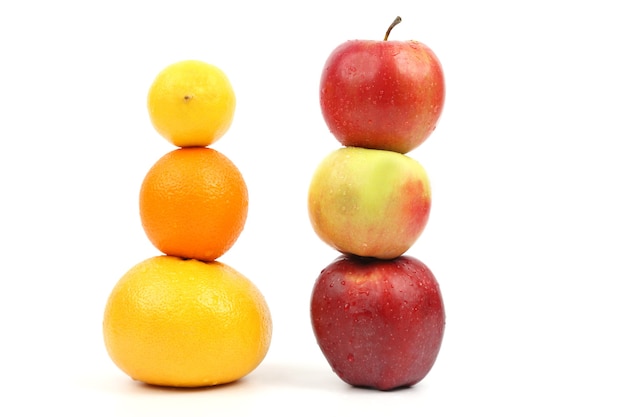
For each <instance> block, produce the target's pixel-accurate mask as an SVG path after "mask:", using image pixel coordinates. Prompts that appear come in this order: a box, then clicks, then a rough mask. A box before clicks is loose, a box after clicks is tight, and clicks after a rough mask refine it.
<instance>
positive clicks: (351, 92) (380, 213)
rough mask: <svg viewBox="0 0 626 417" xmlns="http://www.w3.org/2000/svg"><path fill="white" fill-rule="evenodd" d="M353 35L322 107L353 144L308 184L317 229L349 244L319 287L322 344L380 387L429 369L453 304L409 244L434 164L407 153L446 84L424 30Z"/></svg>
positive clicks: (425, 205)
mask: <svg viewBox="0 0 626 417" xmlns="http://www.w3.org/2000/svg"><path fill="white" fill-rule="evenodd" d="M399 22H400V18H399V17H398V18H396V20H395V21H394V22H393V23H392V25H391V26H390V27H389V29H388V31H387V33H386V35H385V37H384V40H382V41H373V40H352V41H347V42H345V43H343V44H341V45H339V46H338V47H337V48H336V49H335V50H334V51H333V52H332V53H331V54H330V56H329V57H328V60H327V61H326V64H325V67H324V69H323V72H322V77H321V82H320V105H321V110H322V115H323V117H324V120H325V122H326V124H327V125H328V128H329V130H330V132H331V133H332V134H333V135H334V136H335V137H336V139H337V140H338V141H339V142H340V143H341V145H343V146H342V147H340V148H339V149H337V150H335V151H333V152H331V153H330V154H329V155H328V156H327V157H326V158H325V159H324V160H323V161H322V162H321V163H320V165H319V166H318V168H317V170H316V171H315V173H314V175H313V178H312V181H311V183H310V187H309V195H308V209H309V218H310V220H311V224H312V226H313V229H314V230H315V232H316V233H317V235H318V236H319V237H320V239H321V240H322V241H324V242H326V243H327V244H328V245H330V246H331V247H333V248H335V249H336V250H337V251H339V252H340V253H341V254H340V256H339V257H338V258H337V259H335V260H334V261H333V262H332V263H331V264H330V265H328V266H327V267H326V268H324V269H323V270H322V272H321V273H320V275H319V277H318V278H317V280H316V281H315V285H314V288H313V292H312V296H311V321H312V326H313V332H314V334H315V338H316V340H317V343H318V345H319V347H320V349H321V351H322V353H323V355H324V356H325V357H326V359H327V360H328V362H329V364H330V366H331V368H332V370H333V371H334V372H335V373H336V374H337V375H338V376H339V377H340V378H341V379H342V380H343V381H345V382H346V383H348V384H351V385H353V386H358V387H369V388H375V389H379V390H385V391H386V390H391V389H394V388H400V387H408V386H412V385H414V384H416V383H417V382H419V381H420V380H422V379H423V378H424V377H425V376H426V374H428V372H429V371H430V370H431V368H432V366H433V365H434V362H435V360H436V358H437V355H438V353H439V349H440V347H441V342H442V339H443V332H444V327H445V312H444V307H443V300H442V297H441V292H440V289H439V284H438V282H437V280H436V279H435V277H434V276H433V273H432V272H431V271H430V270H429V268H428V267H427V266H426V265H425V264H424V263H422V262H421V261H419V260H418V259H416V258H414V257H411V256H407V255H405V252H406V251H407V250H408V249H409V248H410V247H411V246H412V245H413V244H414V243H415V241H416V240H417V239H418V237H419V236H420V235H421V233H422V231H423V230H424V228H425V226H426V223H427V221H428V217H429V214H430V207H431V189H430V182H429V179H428V176H427V174H426V171H425V170H424V168H423V167H422V166H421V165H420V164H419V163H418V162H417V161H416V160H415V159H413V158H411V157H409V156H407V155H406V153H408V152H409V151H412V150H413V149H415V148H417V147H418V146H419V145H420V144H421V143H423V142H424V141H425V140H426V139H427V138H428V137H429V136H430V134H431V133H432V132H433V130H434V129H435V126H436V124H437V121H438V119H439V117H440V115H441V112H442V109H443V103H444V96H445V86H444V78H443V72H442V68H441V64H440V62H439V60H438V59H437V57H436V56H435V54H434V53H433V51H432V50H431V49H430V48H428V47H427V46H426V45H424V44H423V43H420V42H417V41H390V40H387V38H388V36H389V33H390V31H391V29H392V28H393V27H394V26H395V25H396V24H398V23H399Z"/></svg>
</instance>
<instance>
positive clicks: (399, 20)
mask: <svg viewBox="0 0 626 417" xmlns="http://www.w3.org/2000/svg"><path fill="white" fill-rule="evenodd" d="M400 22H402V18H401V17H400V16H398V17H396V18H395V19H394V21H393V22H391V25H390V26H389V29H387V33H385V39H383V40H385V41H386V40H387V38H388V37H389V34H390V33H391V29H393V28H395V27H396V25H397V24H398V23H400Z"/></svg>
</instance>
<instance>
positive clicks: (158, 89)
mask: <svg viewBox="0 0 626 417" xmlns="http://www.w3.org/2000/svg"><path fill="white" fill-rule="evenodd" d="M235 105H236V99H235V93H234V91H233V88H232V86H231V84H230V81H229V79H228V77H227V76H226V74H225V73H224V72H223V71H222V70H221V69H220V68H218V67H216V66H214V65H211V64H207V63H205V62H202V61H197V60H187V61H181V62H177V63H174V64H171V65H169V66H167V67H166V68H165V69H163V70H162V71H161V72H160V73H159V74H158V75H157V76H156V78H155V80H154V81H153V83H152V85H151V86H150V89H149V91H148V113H149V114H150V120H151V121H152V125H153V126H154V128H155V129H156V130H157V132H159V134H161V135H162V136H163V137H165V138H166V139H167V140H169V141H170V142H171V143H173V144H174V145H176V146H179V147H190V146H208V145H210V144H212V143H214V142H215V141H216V140H218V139H219V138H220V137H222V136H223V135H224V133H226V131H227V130H228V128H229V127H230V125H231V123H232V120H233V116H234V113H235Z"/></svg>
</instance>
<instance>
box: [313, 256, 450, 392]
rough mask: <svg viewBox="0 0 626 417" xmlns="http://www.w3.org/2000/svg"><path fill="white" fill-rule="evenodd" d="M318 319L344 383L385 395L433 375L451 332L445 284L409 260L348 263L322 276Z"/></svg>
mask: <svg viewBox="0 0 626 417" xmlns="http://www.w3.org/2000/svg"><path fill="white" fill-rule="evenodd" d="M310 313H311V321H312V326H313V332H314V334H315V338H316V340H317V343H318V345H319V347H320V349H321V351H322V353H323V355H324V356H325V358H326V359H327V360H328V363H329V364H330V366H331V368H332V370H333V371H334V372H335V373H336V374H337V375H338V376H339V378H341V379H342V380H343V381H344V382H346V383H348V384H350V385H354V386H357V387H369V388H375V389H378V390H383V391H387V390H391V389H394V388H400V387H408V386H412V385H414V384H416V383H418V382H419V381H421V380H422V379H423V378H424V377H425V376H426V375H427V374H428V373H429V372H430V370H431V369H432V367H433V365H434V363H435V360H436V359H437V356H438V354H439V350H440V347H441V344H442V339H443V334H444V328H445V310H444V305H443V299H442V296H441V290H440V288H439V284H438V282H437V280H436V279H435V276H434V275H433V273H432V272H431V270H430V269H429V268H428V267H427V266H426V265H425V264H424V263H422V262H421V261H419V260H417V259H416V258H413V257H409V256H401V257H398V258H395V259H392V260H380V259H373V258H360V257H356V256H354V255H342V256H340V257H339V258H337V259H336V260H335V261H333V262H332V263H331V264H330V265H328V266H327V267H326V268H324V269H323V270H322V272H321V273H320V275H319V276H318V278H317V280H316V282H315V285H314V287H313V292H312V295H311V310H310Z"/></svg>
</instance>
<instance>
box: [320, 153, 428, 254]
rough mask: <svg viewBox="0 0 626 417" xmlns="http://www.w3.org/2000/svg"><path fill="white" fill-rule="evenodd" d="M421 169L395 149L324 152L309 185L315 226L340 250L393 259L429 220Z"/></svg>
mask: <svg viewBox="0 0 626 417" xmlns="http://www.w3.org/2000/svg"><path fill="white" fill-rule="evenodd" d="M430 207H431V189H430V182H429V179H428V176H427V174H426V171H425V170H424V168H423V167H422V165H421V164H420V163H419V162H417V161H416V160H415V159H413V158H411V157H409V156H407V155H404V154H400V153H398V152H392V151H385V150H378V149H367V148H360V147H342V148H339V149H336V150H334V151H333V152H331V153H330V154H329V155H328V156H326V157H325V158H324V159H323V160H322V161H321V163H320V164H319V166H318V167H317V169H316V171H315V172H314V174H313V178H312V180H311V183H310V185H309V193H308V210H309V218H310V220H311V224H312V226H313V229H314V231H315V232H316V233H317V235H318V236H319V237H320V239H321V240H322V241H324V242H326V243H327V244H328V245H330V246H331V247H333V248H335V249H336V250H338V251H339V252H342V253H349V254H355V255H359V256H363V257H374V258H380V259H392V258H395V257H398V256H400V255H402V254H404V253H405V252H406V251H407V250H408V249H409V248H410V247H411V246H412V245H413V244H414V243H415V241H416V240H417V239H418V237H419V236H420V235H421V233H422V232H423V230H424V228H425V227H426V223H427V221H428V217H429V214H430Z"/></svg>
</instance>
